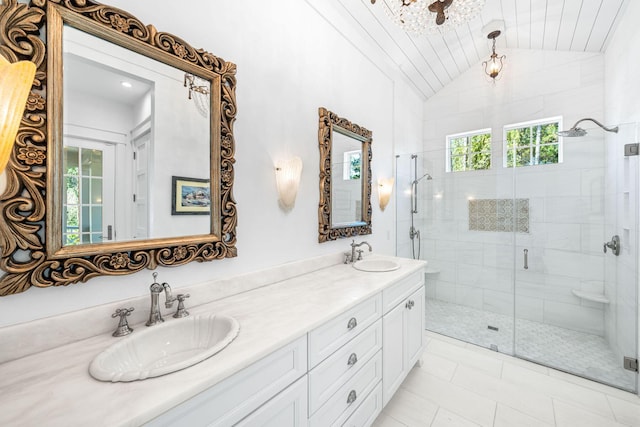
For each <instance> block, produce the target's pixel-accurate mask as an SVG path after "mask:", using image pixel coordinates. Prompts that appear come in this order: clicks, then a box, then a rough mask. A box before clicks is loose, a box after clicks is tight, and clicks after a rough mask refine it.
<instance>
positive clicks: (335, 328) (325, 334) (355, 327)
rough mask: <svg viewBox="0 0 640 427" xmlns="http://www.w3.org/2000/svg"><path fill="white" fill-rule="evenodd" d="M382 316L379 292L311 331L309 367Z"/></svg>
mask: <svg viewBox="0 0 640 427" xmlns="http://www.w3.org/2000/svg"><path fill="white" fill-rule="evenodd" d="M380 317H382V297H381V295H380V293H378V294H376V295H375V296H373V297H371V298H369V299H368V300H366V301H363V302H361V303H360V304H358V305H356V306H355V307H352V308H351V309H349V310H347V311H345V312H344V313H342V314H340V315H339V316H337V317H336V318H334V319H333V320H330V321H329V322H327V323H325V324H324V325H322V326H319V327H317V328H316V329H314V330H313V331H311V332H309V368H313V367H315V366H316V365H317V364H318V363H320V362H321V361H323V360H324V359H326V358H327V357H328V356H330V355H331V353H333V352H335V351H336V350H337V349H339V348H340V347H342V346H343V345H344V344H345V343H346V342H347V341H349V340H351V339H352V338H353V337H355V336H356V335H358V333H360V332H361V331H363V330H364V329H366V328H367V327H368V326H369V325H371V324H373V323H374V322H375V321H376V320H378V319H379V318H380Z"/></svg>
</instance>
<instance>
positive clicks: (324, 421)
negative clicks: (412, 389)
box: [309, 293, 382, 427]
mask: <svg viewBox="0 0 640 427" xmlns="http://www.w3.org/2000/svg"><path fill="white" fill-rule="evenodd" d="M381 317H382V295H381V294H380V293H378V294H376V295H375V296H373V297H371V298H369V299H367V300H365V301H363V302H361V303H359V304H358V305H356V306H355V307H352V308H351V309H349V310H347V311H345V312H344V313H342V314H341V315H339V316H337V317H336V318H334V319H333V320H330V321H329V322H327V323H325V324H324V325H322V326H320V327H318V328H316V329H314V330H313V331H311V332H309V368H310V371H309V426H310V427H329V426H342V425H345V423H346V424H347V425H348V421H351V419H352V418H351V417H355V416H358V417H359V418H358V419H362V420H366V419H369V418H373V419H375V417H376V416H377V414H378V413H380V410H381V409H382V407H381V399H379V398H378V397H377V395H378V394H380V393H379V390H380V383H381V381H382V352H381V349H382V322H381ZM380 397H381V396H380ZM372 401H373V404H372V403H371V402H372ZM376 402H378V404H376ZM363 405H364V406H363ZM356 412H357V415H356ZM363 425H366V424H363Z"/></svg>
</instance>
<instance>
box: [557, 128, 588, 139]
mask: <svg viewBox="0 0 640 427" xmlns="http://www.w3.org/2000/svg"><path fill="white" fill-rule="evenodd" d="M586 134H587V131H586V130H584V129H582V128H578V127H572V128H571V129H569V130H563V131H560V132H558V136H567V137H569V138H573V137H575V136H585V135H586Z"/></svg>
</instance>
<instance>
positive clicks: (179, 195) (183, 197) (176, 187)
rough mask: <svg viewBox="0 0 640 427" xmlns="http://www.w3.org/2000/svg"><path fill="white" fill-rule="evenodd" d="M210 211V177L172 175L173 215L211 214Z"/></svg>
mask: <svg viewBox="0 0 640 427" xmlns="http://www.w3.org/2000/svg"><path fill="white" fill-rule="evenodd" d="M210 212H211V190H210V184H209V180H208V179H198V178H186V177H184V176H172V177H171V215H209V213H210Z"/></svg>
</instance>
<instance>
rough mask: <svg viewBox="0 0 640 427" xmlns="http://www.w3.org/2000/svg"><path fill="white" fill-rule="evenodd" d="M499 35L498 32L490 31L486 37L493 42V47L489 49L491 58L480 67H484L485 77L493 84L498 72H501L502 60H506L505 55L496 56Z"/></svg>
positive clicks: (499, 32)
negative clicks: (490, 79) (489, 78)
mask: <svg viewBox="0 0 640 427" xmlns="http://www.w3.org/2000/svg"><path fill="white" fill-rule="evenodd" d="M500 34H501V31H500V30H496V31H492V32H490V33H489V34H488V35H487V38H488V39H489V40H493V45H492V47H491V56H490V57H489V60H488V61H484V62H483V63H482V65H483V66H484V72H485V74H486V75H487V76H489V77H491V78H492V79H493V81H494V82H495V81H496V79H497V78H498V76H499V75H500V71H502V67H503V66H504V64H503V62H502V61H503V60H504V59H505V58H506V56H505V55H502V56H498V54H497V53H496V39H497V38H498V36H499V35H500Z"/></svg>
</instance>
